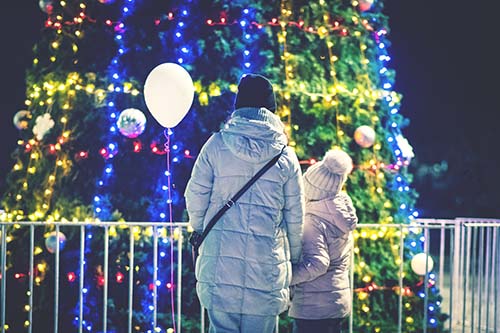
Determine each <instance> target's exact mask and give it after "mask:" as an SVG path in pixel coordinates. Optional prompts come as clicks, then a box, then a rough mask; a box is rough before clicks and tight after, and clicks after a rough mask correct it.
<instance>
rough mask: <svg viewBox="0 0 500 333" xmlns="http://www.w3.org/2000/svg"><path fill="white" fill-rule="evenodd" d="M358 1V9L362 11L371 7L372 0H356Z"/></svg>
mask: <svg viewBox="0 0 500 333" xmlns="http://www.w3.org/2000/svg"><path fill="white" fill-rule="evenodd" d="M358 2H359V10H360V11H362V12H366V11H368V10H370V9H371V8H372V5H373V2H374V0H358Z"/></svg>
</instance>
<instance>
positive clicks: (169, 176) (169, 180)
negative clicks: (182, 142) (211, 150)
mask: <svg viewBox="0 0 500 333" xmlns="http://www.w3.org/2000/svg"><path fill="white" fill-rule="evenodd" d="M170 134H171V132H170V129H168V128H167V129H166V130H165V131H164V135H165V138H166V142H165V153H166V157H167V163H166V164H167V188H168V191H167V193H168V200H167V203H168V212H169V221H170V288H169V290H170V305H171V313H172V326H173V329H174V332H176V331H177V330H176V327H175V305H174V232H173V230H174V224H173V214H172V188H171V174H170ZM178 269H179V268H178Z"/></svg>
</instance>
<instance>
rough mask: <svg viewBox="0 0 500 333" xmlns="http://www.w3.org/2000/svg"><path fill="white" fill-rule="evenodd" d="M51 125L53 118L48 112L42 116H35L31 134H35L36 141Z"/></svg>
mask: <svg viewBox="0 0 500 333" xmlns="http://www.w3.org/2000/svg"><path fill="white" fill-rule="evenodd" d="M52 127H54V120H52V118H51V117H50V113H45V114H44V115H42V116H38V117H36V120H35V126H34V127H33V134H35V136H36V139H37V140H38V141H42V139H43V137H44V136H45V134H47V133H48V132H49V131H50V130H51V128H52Z"/></svg>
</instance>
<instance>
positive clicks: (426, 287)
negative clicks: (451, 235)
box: [423, 222, 430, 333]
mask: <svg viewBox="0 0 500 333" xmlns="http://www.w3.org/2000/svg"><path fill="white" fill-rule="evenodd" d="M424 227H425V229H424V238H425V243H424V253H425V275H424V295H425V296H424V319H423V321H424V322H423V328H424V330H423V332H424V333H427V320H428V314H427V309H428V307H429V256H430V254H429V243H430V240H429V237H430V235H429V228H428V225H427V222H425V224H424Z"/></svg>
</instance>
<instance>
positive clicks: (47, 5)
mask: <svg viewBox="0 0 500 333" xmlns="http://www.w3.org/2000/svg"><path fill="white" fill-rule="evenodd" d="M38 6H40V9H41V10H42V11H44V12H45V13H47V14H49V15H50V14H52V11H53V10H54V1H52V0H40V1H38Z"/></svg>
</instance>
